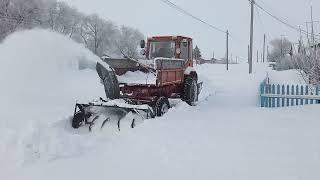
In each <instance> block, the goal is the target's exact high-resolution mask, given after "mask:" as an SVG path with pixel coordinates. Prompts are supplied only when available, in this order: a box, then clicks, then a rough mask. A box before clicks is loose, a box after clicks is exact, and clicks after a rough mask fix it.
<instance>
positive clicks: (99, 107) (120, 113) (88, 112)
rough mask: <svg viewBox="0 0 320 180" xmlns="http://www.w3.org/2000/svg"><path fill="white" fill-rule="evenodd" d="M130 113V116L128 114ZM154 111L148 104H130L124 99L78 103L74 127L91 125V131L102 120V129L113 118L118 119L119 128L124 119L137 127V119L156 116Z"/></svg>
mask: <svg viewBox="0 0 320 180" xmlns="http://www.w3.org/2000/svg"><path fill="white" fill-rule="evenodd" d="M128 114H130V116H128ZM154 117H155V115H154V111H153V109H152V108H151V107H150V106H148V105H133V104H128V103H126V102H125V101H124V100H122V99H121V100H120V99H118V100H110V101H105V100H103V99H100V100H99V101H94V102H90V103H87V104H80V103H76V106H75V110H74V116H73V119H72V127H73V128H75V129H77V128H80V127H81V126H85V125H89V131H91V130H92V127H93V126H94V125H95V123H97V122H98V121H102V124H101V129H102V128H103V127H104V126H105V125H106V124H107V123H108V122H109V121H111V120H114V119H115V120H116V121H117V126H118V130H119V131H120V124H121V121H122V120H128V121H130V123H131V128H134V127H135V122H136V120H138V119H139V120H145V119H150V118H154Z"/></svg>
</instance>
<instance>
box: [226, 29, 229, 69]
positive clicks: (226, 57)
mask: <svg viewBox="0 0 320 180" xmlns="http://www.w3.org/2000/svg"><path fill="white" fill-rule="evenodd" d="M226 58H227V71H229V30H227V57H226Z"/></svg>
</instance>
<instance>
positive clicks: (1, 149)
mask: <svg viewBox="0 0 320 180" xmlns="http://www.w3.org/2000/svg"><path fill="white" fill-rule="evenodd" d="M97 61H100V59H99V57H97V56H95V55H94V54H93V53H91V52H90V51H89V50H87V49H86V48H85V47H84V46H83V45H81V44H78V43H76V42H74V41H72V40H71V39H70V38H68V37H65V36H63V35H60V34H58V33H55V32H50V31H46V30H40V29H35V30H28V31H22V32H16V33H14V34H12V35H11V36H9V37H8V38H6V39H5V40H4V41H3V43H1V44H0V82H1V90H0V99H1V101H2V102H1V104H0V109H1V115H2V117H1V118H0V167H5V166H6V165H8V162H14V163H13V164H15V163H25V162H28V161H33V160H35V159H37V158H40V157H47V158H56V155H57V154H59V155H60V156H68V155H69V154H68V152H71V151H72V152H73V153H75V152H77V153H79V151H78V150H77V149H78V147H77V145H81V143H80V142H79V143H78V144H77V143H76V142H77V139H78V137H77V136H76V135H75V134H72V133H68V131H66V130H65V128H64V127H69V124H68V123H69V122H68V121H67V120H66V118H65V116H66V115H67V116H68V115H71V114H72V113H73V110H74V104H75V102H76V100H83V101H85V100H90V99H91V98H94V97H97V96H98V97H99V96H103V94H104V93H103V86H102V85H101V84H100V82H99V78H98V76H97V74H96V72H95V71H93V70H92V69H93V68H94V66H95V63H96V62H97ZM79 69H82V70H79ZM57 126H59V127H58V128H57ZM71 139H72V140H71ZM71 142H72V143H71Z"/></svg>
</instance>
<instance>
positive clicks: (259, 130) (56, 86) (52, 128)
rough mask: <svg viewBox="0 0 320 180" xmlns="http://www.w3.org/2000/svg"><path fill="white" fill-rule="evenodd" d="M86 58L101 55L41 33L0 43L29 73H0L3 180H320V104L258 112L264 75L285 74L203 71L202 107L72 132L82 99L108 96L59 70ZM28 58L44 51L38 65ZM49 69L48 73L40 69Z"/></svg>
mask: <svg viewBox="0 0 320 180" xmlns="http://www.w3.org/2000/svg"><path fill="white" fill-rule="evenodd" d="M21 44H22V45H21ZM39 44H40V45H39ZM61 44H63V45H61ZM61 46H67V47H61ZM27 48H30V49H27ZM26 49H27V50H26ZM51 49H52V50H51ZM17 51H20V52H25V53H19V54H16V53H15V52H17ZM28 52H30V53H28ZM32 52H33V53H32ZM80 52H84V54H87V56H86V59H91V58H92V59H94V58H96V57H95V56H93V55H92V54H91V53H88V52H87V51H86V50H85V49H84V48H83V47H81V46H80V45H78V44H75V43H73V42H71V41H70V40H69V39H67V38H65V37H63V36H60V35H57V34H55V33H50V32H46V31H39V30H36V31H28V32H21V33H16V34H14V35H12V36H11V37H9V38H8V39H7V40H6V41H5V42H4V43H3V44H1V45H0V54H1V55H3V54H4V56H1V57H4V58H6V61H2V59H1V63H3V62H5V63H7V64H6V66H5V67H6V68H7V69H8V70H9V68H8V67H12V66H11V65H12V64H10V59H14V60H15V61H17V62H18V63H16V64H19V65H20V67H19V68H18V69H21V68H23V67H24V68H27V69H26V70H25V71H21V72H20V71H18V72H14V73H13V72H11V73H9V72H7V73H2V72H3V71H1V72H0V75H1V76H5V77H6V78H4V79H1V82H3V83H4V86H2V87H6V89H7V90H6V91H2V90H1V94H0V95H1V99H7V101H5V102H6V103H7V104H8V106H4V105H3V104H2V105H1V111H3V112H6V113H5V114H4V113H1V114H4V117H2V118H1V120H0V123H1V124H0V125H1V126H0V169H1V173H0V179H77V180H81V179H84V180H87V179H101V178H102V179H159V180H160V179H161V180H163V179H224V180H229V179H230V180H234V179H238V180H239V179H240V180H241V179H243V180H251V179H252V180H256V179H266V180H269V179H274V180H277V179H279V180H292V179H293V180H295V179H296V180H298V179H315V180H316V179H319V177H320V172H319V171H318V167H320V161H319V160H320V159H319V158H320V157H319V155H320V154H319V153H320V145H319V140H320V132H319V128H320V123H319V122H318V119H319V116H320V111H319V106H317V105H313V106H312V105H309V106H302V107H289V108H279V109H262V108H259V107H258V106H257V105H258V103H259V102H258V88H259V84H260V82H261V81H262V80H263V79H264V78H265V77H266V75H267V73H268V74H269V76H270V77H271V76H272V77H273V78H272V79H274V81H280V80H282V78H281V77H284V75H283V74H286V72H281V73H282V74H280V75H279V73H278V72H274V71H271V70H269V69H268V68H267V66H268V65H267V64H256V65H255V67H254V69H255V72H254V74H253V75H248V73H247V64H238V65H231V67H230V71H229V72H226V71H225V66H224V65H205V66H197V67H195V69H196V70H197V71H198V73H199V76H200V79H201V80H202V81H203V82H204V88H203V91H202V93H201V96H200V102H199V104H198V106H196V107H190V106H188V105H186V104H185V103H183V102H177V105H176V106H175V107H173V108H172V109H170V111H169V112H168V113H167V114H166V115H165V116H164V117H162V118H156V119H152V120H147V121H145V122H144V123H143V124H141V125H139V126H137V127H136V128H135V129H129V128H128V129H124V130H123V131H121V132H117V131H116V130H115V128H112V127H110V128H106V129H104V130H102V131H99V130H98V131H95V132H93V133H87V131H86V130H85V129H80V130H79V131H77V130H72V129H71V128H70V123H69V120H70V118H69V117H68V116H70V115H71V114H72V111H73V105H74V101H75V100H76V99H79V98H87V99H88V98H89V99H90V98H91V97H97V96H101V95H103V88H102V86H101V84H100V83H99V80H98V77H97V75H96V74H95V73H94V72H93V71H90V70H85V71H78V70H76V69H74V68H66V67H70V66H68V63H66V64H65V66H62V67H63V68H62V69H64V70H63V71H61V70H60V68H54V67H57V65H56V62H57V61H58V62H60V60H57V59H58V58H56V57H55V56H54V55H55V54H60V55H61V56H59V57H60V58H64V57H68V54H69V55H70V56H69V57H71V58H64V60H62V61H63V62H64V61H66V60H67V61H69V60H70V59H74V60H77V59H78V58H77V57H78V56H76V55H75V54H79V53H80ZM14 54H15V55H14ZM32 54H38V55H37V57H39V58H38V61H36V62H37V63H36V62H33V58H34V56H30V55H32ZM64 54H66V56H64ZM44 56H45V57H46V58H43V57H44ZM19 57H24V58H19ZM50 60H51V61H52V62H47V61H50ZM93 61H94V60H93ZM46 63H50V64H49V65H48V67H49V68H45V70H41V69H42V66H44V67H47V64H46ZM58 64H59V63H58ZM3 65H4V64H1V67H3ZM51 66H54V67H53V68H50V67H51ZM58 67H61V66H58ZM39 68H40V70H39ZM38 70H39V71H38ZM26 72H32V73H31V74H33V76H27V75H26ZM39 72H41V73H40V74H39ZM286 77H288V78H290V79H288V81H295V79H297V76H294V75H292V74H291V75H287V76H286ZM20 78H22V79H23V83H24V84H23V87H24V88H21V84H19V82H20V81H19V79H20ZM47 80H50V81H49V82H50V83H48V81H47ZM279 83H280V82H279ZM29 89H30V90H29ZM20 92H21V93H20Z"/></svg>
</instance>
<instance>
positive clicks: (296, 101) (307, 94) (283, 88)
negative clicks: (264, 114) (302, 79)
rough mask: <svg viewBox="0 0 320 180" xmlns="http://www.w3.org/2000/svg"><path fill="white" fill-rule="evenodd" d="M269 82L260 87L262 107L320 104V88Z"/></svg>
mask: <svg viewBox="0 0 320 180" xmlns="http://www.w3.org/2000/svg"><path fill="white" fill-rule="evenodd" d="M268 81H269V80H268V79H266V80H264V81H263V82H262V83H261V85H260V103H261V107H271V108H272V107H286V106H298V105H307V104H320V95H319V87H310V86H302V85H280V84H269V83H268Z"/></svg>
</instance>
